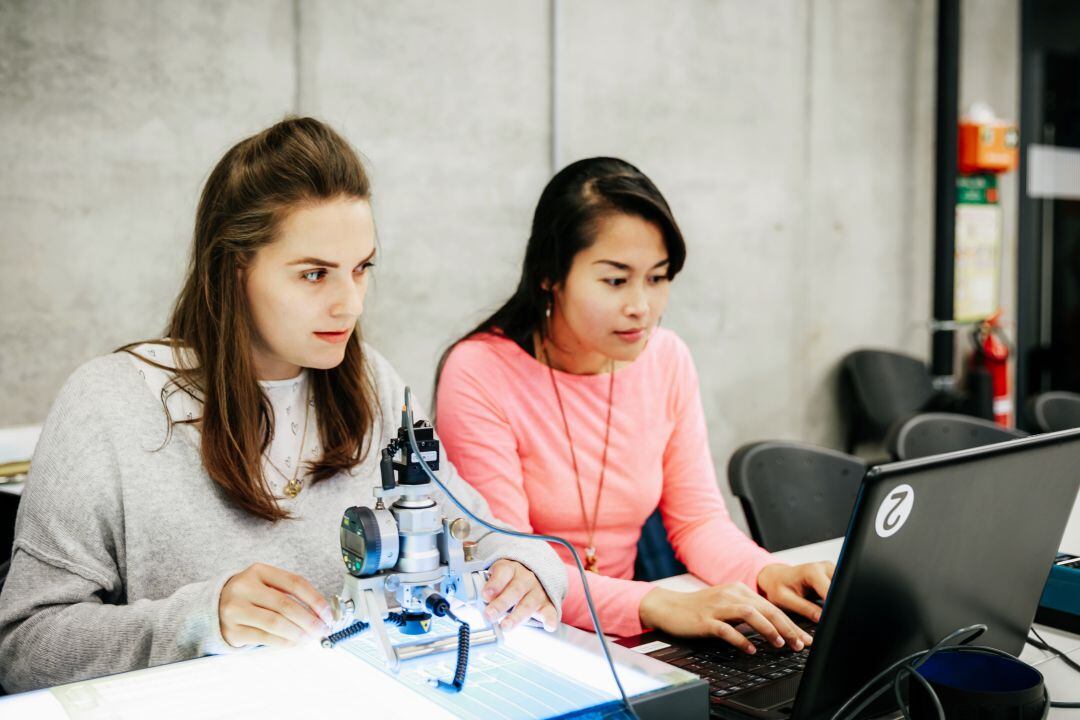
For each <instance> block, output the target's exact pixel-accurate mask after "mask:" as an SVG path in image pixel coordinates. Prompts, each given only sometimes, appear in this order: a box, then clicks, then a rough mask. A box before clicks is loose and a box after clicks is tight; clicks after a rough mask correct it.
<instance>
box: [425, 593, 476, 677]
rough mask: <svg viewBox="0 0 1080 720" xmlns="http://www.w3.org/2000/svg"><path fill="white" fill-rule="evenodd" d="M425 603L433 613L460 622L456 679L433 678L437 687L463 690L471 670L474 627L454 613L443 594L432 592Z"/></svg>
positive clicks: (455, 670)
mask: <svg viewBox="0 0 1080 720" xmlns="http://www.w3.org/2000/svg"><path fill="white" fill-rule="evenodd" d="M424 604H425V605H427V608H428V610H430V611H431V614H432V615H437V616H439V617H443V616H446V617H448V618H450V619H451V620H453V621H455V622H456V623H457V624H458V647H457V667H456V668H455V669H454V679H453V680H452V681H450V682H446V681H445V680H435V679H434V678H433V680H434V685H435V687H437V688H439V689H440V690H446V691H447V692H461V689H462V688H463V687H465V673H467V672H468V670H469V644H470V643H471V642H472V638H471V633H472V628H471V627H469V623H467V622H466V621H464V620H462V619H461V618H459V617H458V616H457V615H455V614H454V611H453V610H451V609H450V601H449V600H447V599H446V598H444V597H443V596H442V595H438V594H432V595H430V596H429V597H428V599H427V600H426V601H425V603H424Z"/></svg>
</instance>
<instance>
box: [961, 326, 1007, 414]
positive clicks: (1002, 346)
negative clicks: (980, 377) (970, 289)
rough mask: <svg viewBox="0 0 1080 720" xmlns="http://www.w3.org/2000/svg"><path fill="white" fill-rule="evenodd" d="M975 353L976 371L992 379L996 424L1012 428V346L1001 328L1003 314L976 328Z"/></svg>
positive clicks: (973, 363)
mask: <svg viewBox="0 0 1080 720" xmlns="http://www.w3.org/2000/svg"><path fill="white" fill-rule="evenodd" d="M971 339H972V342H973V344H974V346H975V352H974V354H973V355H972V358H971V363H972V366H973V367H975V368H981V369H983V370H985V372H986V374H987V375H989V377H990V386H991V389H992V392H993V415H994V422H996V423H997V424H998V425H1002V426H1004V427H1012V418H1013V402H1012V396H1011V395H1010V394H1009V353H1010V348H1009V343H1008V342H1007V341H1006V340H1005V333H1004V330H1003V329H1002V327H1001V311H1000V310H998V311H997V312H996V313H994V314H993V315H991V316H990V317H988V318H986V319H985V320H983V321H982V322H981V323H979V324H978V325H976V326H975V330H974V332H973V333H972V338H971Z"/></svg>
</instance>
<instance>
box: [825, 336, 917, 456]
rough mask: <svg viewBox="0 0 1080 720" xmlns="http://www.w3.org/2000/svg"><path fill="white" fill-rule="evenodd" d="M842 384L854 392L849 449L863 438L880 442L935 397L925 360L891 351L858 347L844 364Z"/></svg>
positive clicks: (851, 392)
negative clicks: (901, 421)
mask: <svg viewBox="0 0 1080 720" xmlns="http://www.w3.org/2000/svg"><path fill="white" fill-rule="evenodd" d="M841 376H842V377H841V382H842V383H843V385H842V387H843V388H845V389H846V390H847V391H848V393H849V394H850V399H849V400H847V401H846V402H845V403H842V404H843V405H845V406H847V405H848V404H850V405H851V406H853V407H852V411H853V417H851V418H849V420H848V422H849V424H850V433H849V441H848V450H849V451H852V452H853V451H854V448H855V445H856V444H857V443H858V442H860V441H863V440H870V441H874V442H880V441H883V440H884V439H885V436H886V434H887V433H888V431H889V428H890V427H892V425H893V423H895V422H896V421H897V420H899V419H900V418H903V417H907V416H908V415H911V414H912V413H916V412H919V411H920V410H924V409H926V407H927V406H928V405H929V404H930V403H931V402H932V401H933V399H934V397H935V394H936V393H935V390H934V383H933V379H932V378H931V377H930V369H929V368H928V367H927V366H926V363H924V362H923V361H921V360H919V359H917V358H913V357H911V356H909V355H903V354H901V353H896V352H891V351H888V350H856V351H855V352H852V353H849V354H848V355H847V356H846V357H845V358H844V360H843V362H842V363H841Z"/></svg>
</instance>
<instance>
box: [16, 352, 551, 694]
mask: <svg viewBox="0 0 1080 720" xmlns="http://www.w3.org/2000/svg"><path fill="white" fill-rule="evenodd" d="M367 356H368V358H369V364H370V366H371V372H372V374H373V377H374V378H375V385H376V387H377V389H378V394H379V401H380V405H381V407H382V408H383V409H384V412H383V414H382V416H381V417H379V418H377V420H376V423H375V426H374V442H373V443H372V445H371V449H370V450H369V452H368V454H367V457H366V459H365V460H364V462H363V463H361V464H360V465H359V466H357V467H356V468H354V469H353V471H352V472H351V473H350V474H345V473H342V474H340V475H338V476H337V477H334V478H331V479H329V480H325V481H323V482H320V483H317V484H315V485H309V486H308V487H305V488H304V490H303V492H301V493H300V494H299V495H298V496H297V497H296V498H295V499H292V500H283V501H282V502H283V503H284V506H285V507H286V508H287V509H288V510H289V511H290V512H292V514H293V515H294V518H293V519H289V520H282V521H279V522H277V523H272V522H268V521H266V520H262V519H259V518H256V517H254V516H251V515H249V514H248V513H246V512H244V511H243V510H240V509H238V508H236V507H235V506H234V505H233V504H232V503H231V502H230V501H228V500H227V499H226V497H225V496H224V494H223V493H222V491H221V490H220V489H219V488H218V487H217V486H216V485H215V484H214V483H213V482H212V481H211V480H210V477H209V476H208V475H207V473H206V470H205V469H204V467H203V465H202V461H201V458H200V455H199V450H198V434H197V431H189V432H183V431H181V428H179V427H178V428H176V430H175V431H174V433H173V436H172V439H171V440H170V441H169V443H168V444H167V445H165V446H164V448H162V449H160V450H157V448H159V447H161V445H162V442H163V440H164V438H165V429H166V416H165V411H164V409H163V408H162V405H161V400H160V398H159V397H157V396H155V395H154V393H153V392H152V390H151V389H150V386H149V385H148V384H147V383H146V382H145V381H144V379H143V377H142V375H141V374H140V372H139V369H138V368H137V367H136V364H135V363H134V362H133V361H132V358H131V357H130V356H128V355H126V354H123V353H117V354H113V355H108V356H105V357H101V358H97V359H95V360H92V361H90V362H88V363H86V364H85V365H83V366H82V367H80V368H79V369H78V370H76V371H75V373H74V374H73V375H72V376H71V378H69V379H68V381H67V384H66V385H65V386H64V388H63V389H62V390H61V391H60V395H59V396H58V397H57V399H56V401H55V403H54V404H53V407H52V410H51V411H50V413H49V416H48V419H47V420H46V422H45V426H44V429H43V431H42V434H41V439H40V440H39V442H38V445H37V450H36V452H35V454H34V458H33V464H32V466H31V470H30V477H29V479H28V480H27V483H26V488H25V491H24V493H23V497H22V501H21V505H20V507H19V514H18V519H17V521H16V525H15V545H14V554H13V556H12V562H11V570H10V572H9V574H8V578H7V582H6V584H5V585H4V588H3V592H2V593H0V684H2V685H3V686H4V688H5V689H6V690H8V691H9V692H19V691H24V690H30V689H35V688H41V687H46V686H51V685H57V684H61V683H67V682H73V681H76V680H81V679H86V678H91V677H98V676H101V675H106V674H110V673H117V672H123V671H126V670H133V669H137V668H144V667H148V666H153V665H161V664H164V663H170V662H175V661H178V660H185V659H189V658H194V657H198V656H200V655H206V654H211V653H224V652H231V651H233V649H232V648H231V647H230V646H229V645H228V644H227V643H225V641H224V640H223V638H222V636H221V628H220V625H219V622H218V599H219V596H220V593H221V588H222V586H223V585H224V584H225V582H226V581H227V580H228V579H229V578H230V577H232V576H233V575H235V574H236V573H238V572H240V571H242V570H244V569H245V568H247V567H248V566H249V565H251V564H252V563H255V562H261V563H266V564H269V565H274V566H277V567H281V568H284V569H286V570H289V571H292V572H295V573H297V574H299V575H301V576H303V577H305V578H307V579H308V580H309V581H310V582H311V583H312V585H314V586H315V588H316V589H318V590H319V591H320V592H322V593H323V594H324V595H325V596H327V597H329V596H330V595H332V594H336V593H339V592H341V587H342V579H343V577H344V572H345V568H344V564H343V563H342V560H341V552H340V543H339V538H338V528H339V525H340V522H341V516H342V513H343V512H344V510H345V508H346V507H348V506H350V505H372V504H373V502H374V498H373V496H372V492H371V491H372V488H373V487H375V485H376V484H377V483H378V478H379V472H378V454H379V450H380V449H381V448H382V447H383V446H384V445H385V444H386V442H387V441H388V440H389V439H390V438H391V437H392V436H393V435H394V434H396V432H397V427H398V424H399V419H400V413H399V412H398V410H397V409H398V408H400V407H401V402H402V398H403V393H404V383H403V382H402V380H401V378H400V377H399V376H398V375H397V373H396V372H395V371H394V369H393V368H392V367H391V366H390V365H389V363H387V361H386V360H385V359H384V358H382V357H381V356H379V355H378V354H377V353H375V352H374V351H372V350H371V349H370V348H367ZM414 415H415V416H416V417H417V418H420V417H423V414H422V411H420V410H419V409H414ZM439 475H440V479H441V480H442V481H443V482H444V483H446V484H447V485H448V487H449V488H450V489H451V491H452V492H453V493H454V494H455V495H456V496H457V497H458V498H460V499H461V500H462V501H463V502H464V503H465V504H466V505H467V506H468V507H469V508H470V509H471V510H473V511H474V512H476V513H477V514H479V515H481V516H483V517H485V518H488V519H490V518H491V514H490V511H489V510H488V507H487V504H486V503H485V502H484V501H483V499H482V498H481V497H480V496H479V495H478V494H477V493H476V491H474V490H473V489H472V488H471V487H469V486H468V485H467V484H466V483H464V482H463V481H462V480H461V478H460V477H459V476H458V475H457V473H456V472H455V471H454V469H453V467H452V466H451V465H450V463H449V462H447V461H446V459H445V457H444V458H443V459H442V461H441V470H440V472H439ZM439 499H440V502H442V503H443V508H444V510H445V511H446V512H447V514H448V515H450V516H456V515H457V514H458V513H457V511H456V510H457V509H456V508H455V507H454V506H453V505H452V504H451V503H450V502H449V501H448V500H446V499H445V498H442V497H441V495H440V496H439ZM482 532H483V529H482V528H478V527H475V526H474V528H473V534H474V535H475V536H481V534H482ZM479 551H480V555H481V556H482V557H485V558H487V559H488V561H489V562H493V561H494V560H495V559H497V558H499V557H505V558H511V559H514V560H517V561H519V562H521V563H522V564H524V565H526V566H527V567H528V568H529V569H531V570H532V571H533V572H534V573H535V574H536V575H537V576H538V577H539V579H540V581H541V583H542V584H543V586H544V589H545V590H546V591H547V594H548V596H549V597H550V598H551V600H552V601H553V602H554V604H555V607H556V609H560V608H561V604H562V600H563V597H564V595H565V594H566V574H565V570H564V566H563V564H562V562H561V561H560V560H559V558H558V556H557V555H556V554H555V553H554V551H553V550H552V549H551V548H550V547H548V545H547V544H546V543H543V542H540V541H534V540H518V539H512V538H507V537H506V536H503V535H498V534H489V535H487V536H486V537H483V538H482V539H481V540H480V545H479Z"/></svg>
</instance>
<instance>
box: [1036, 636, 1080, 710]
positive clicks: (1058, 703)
mask: <svg viewBox="0 0 1080 720" xmlns="http://www.w3.org/2000/svg"><path fill="white" fill-rule="evenodd" d="M1031 632H1032V633H1034V634H1035V638H1037V639H1032V638H1030V637H1028V639H1027V641H1028V644H1030V645H1034V646H1035V647H1037V648H1039V649H1040V650H1046V651H1048V652H1051V653H1053V654H1054V655H1057V656H1058V657H1059V658H1061V660H1062V662H1064V663H1065V664H1066V665H1068V666H1069V667H1071V668H1072V669H1073V670H1076V671H1077V672H1080V663H1078V662H1076V661H1075V660H1073V659H1072V658H1071V657H1069V656H1068V655H1066V654H1065V652H1064V651H1062V650H1059V649H1058V648H1056V647H1054V646H1053V645H1051V644H1050V643H1048V642H1046V638H1044V637H1043V636H1042V635H1040V634H1039V631H1038V630H1036V629H1035V628H1034V627H1032V628H1031ZM1050 707H1056V708H1080V702H1067V701H1064V700H1055V701H1051V703H1050Z"/></svg>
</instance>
